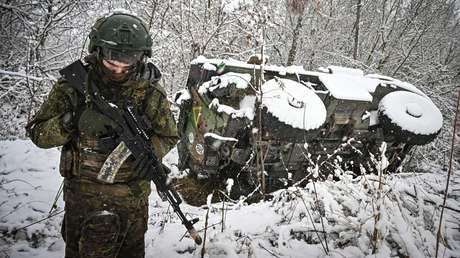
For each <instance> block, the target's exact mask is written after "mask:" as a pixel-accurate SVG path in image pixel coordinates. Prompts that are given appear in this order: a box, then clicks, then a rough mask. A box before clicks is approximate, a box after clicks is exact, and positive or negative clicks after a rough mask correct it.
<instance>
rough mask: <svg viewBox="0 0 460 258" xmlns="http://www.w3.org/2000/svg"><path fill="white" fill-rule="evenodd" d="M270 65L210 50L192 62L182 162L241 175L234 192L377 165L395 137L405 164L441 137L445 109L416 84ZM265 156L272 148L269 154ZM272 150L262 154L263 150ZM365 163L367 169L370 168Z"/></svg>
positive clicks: (198, 169) (210, 172)
mask: <svg viewBox="0 0 460 258" xmlns="http://www.w3.org/2000/svg"><path fill="white" fill-rule="evenodd" d="M263 72H264V73H263V77H262V79H263V80H261V66H260V65H255V64H248V63H244V62H239V61H235V60H222V59H206V58H204V57H200V58H198V59H195V60H194V61H193V62H192V63H191V67H190V71H189V75H188V80H187V89H184V90H182V91H180V92H178V93H176V96H175V101H176V103H177V104H178V105H179V106H180V117H179V124H178V129H179V133H180V137H181V140H180V142H179V144H178V150H179V169H180V170H185V169H189V175H191V176H192V177H213V178H220V179H222V180H226V179H228V178H231V179H233V180H234V181H233V182H234V186H233V189H232V192H233V193H234V194H233V196H237V195H238V194H247V193H248V192H250V191H252V190H253V189H255V188H256V187H257V186H259V185H260V178H261V177H260V175H261V173H260V171H262V169H261V167H262V161H263V167H264V169H263V170H264V171H265V185H266V186H267V190H268V191H273V190H276V189H280V188H283V187H286V186H289V185H291V184H292V183H294V182H298V181H301V180H302V179H304V178H307V177H308V176H310V175H311V173H314V172H315V168H316V171H318V168H319V170H320V171H321V172H322V173H321V174H320V176H322V177H325V176H327V175H328V174H331V173H333V172H334V171H335V170H336V169H337V168H338V167H339V168H341V169H342V170H346V171H353V172H354V173H355V174H359V173H361V171H364V170H366V171H369V170H373V169H375V158H376V156H377V155H380V154H379V147H380V146H381V145H382V143H383V142H386V146H387V148H386V152H385V154H386V156H387V157H388V160H389V161H390V165H389V167H388V168H387V169H388V170H391V171H395V170H397V168H398V166H400V164H401V162H402V160H403V159H404V157H405V155H406V154H407V153H408V152H409V150H410V149H411V148H412V147H413V146H414V145H424V144H427V143H429V142H430V141H432V140H433V139H434V138H435V137H436V136H437V134H438V133H439V131H440V129H441V126H442V115H441V113H440V111H439V109H438V108H437V107H436V106H435V105H434V104H433V102H432V101H431V100H430V99H429V98H428V97H427V96H426V95H425V94H424V93H423V92H421V91H420V90H418V89H417V88H416V87H415V86H413V85H411V84H409V83H406V82H402V81H399V80H397V79H394V78H390V77H386V76H382V75H377V74H369V75H364V73H363V72H362V71H361V70H356V69H349V68H343V67H334V66H330V67H328V68H322V69H320V71H319V72H311V71H305V70H304V69H303V68H301V67H280V66H273V65H264V66H263ZM261 81H263V82H262V83H261ZM261 155H262V156H261ZM261 157H262V158H261ZM363 169H364V170H363Z"/></svg>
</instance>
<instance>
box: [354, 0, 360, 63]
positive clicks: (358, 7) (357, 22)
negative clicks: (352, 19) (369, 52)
mask: <svg viewBox="0 0 460 258" xmlns="http://www.w3.org/2000/svg"><path fill="white" fill-rule="evenodd" d="M360 19H361V0H358V4H357V8H356V30H355V46H354V48H353V59H354V60H357V59H358V47H359V22H360Z"/></svg>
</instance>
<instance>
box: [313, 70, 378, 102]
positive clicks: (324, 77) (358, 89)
mask: <svg viewBox="0 0 460 258" xmlns="http://www.w3.org/2000/svg"><path fill="white" fill-rule="evenodd" d="M319 79H320V80H321V81H322V82H323V83H324V86H326V88H327V89H328V90H329V91H330V93H331V95H332V96H334V97H335V98H337V99H348V100H357V101H369V102H371V101H372V95H371V92H374V91H375V88H377V86H378V85H379V84H380V80H377V79H371V78H366V77H362V76H356V75H353V74H347V73H339V74H328V73H324V74H320V75H319Z"/></svg>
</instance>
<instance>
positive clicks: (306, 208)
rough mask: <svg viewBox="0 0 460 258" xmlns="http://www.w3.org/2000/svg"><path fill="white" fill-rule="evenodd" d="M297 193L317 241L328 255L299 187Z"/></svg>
mask: <svg viewBox="0 0 460 258" xmlns="http://www.w3.org/2000/svg"><path fill="white" fill-rule="evenodd" d="M297 193H298V194H299V197H300V199H301V200H302V202H303V205H304V206H305V210H306V211H307V213H308V216H309V217H310V220H311V224H312V226H313V229H314V230H315V233H316V236H317V237H318V239H319V242H320V243H321V246H322V247H323V250H324V252H325V253H326V254H327V255H329V251H328V250H327V249H326V247H325V246H324V244H323V240H321V237H320V236H319V232H318V230H317V229H316V226H315V222H314V221H313V218H312V216H311V213H310V211H309V210H308V207H307V204H306V203H305V200H304V198H303V196H302V193H301V192H300V190H299V189H297Z"/></svg>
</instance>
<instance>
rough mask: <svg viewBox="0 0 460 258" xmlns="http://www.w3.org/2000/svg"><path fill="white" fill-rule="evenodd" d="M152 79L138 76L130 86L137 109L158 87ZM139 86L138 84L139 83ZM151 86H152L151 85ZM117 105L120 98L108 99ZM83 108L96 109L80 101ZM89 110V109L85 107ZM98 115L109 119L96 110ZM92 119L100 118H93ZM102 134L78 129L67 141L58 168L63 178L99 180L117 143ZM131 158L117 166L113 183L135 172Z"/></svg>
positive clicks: (126, 178) (128, 178)
mask: <svg viewBox="0 0 460 258" xmlns="http://www.w3.org/2000/svg"><path fill="white" fill-rule="evenodd" d="M154 83H155V82H154V81H153V80H145V78H144V80H140V81H139V82H137V85H134V86H132V90H131V92H130V94H129V95H130V96H128V97H130V98H131V100H132V103H133V104H134V105H135V107H136V110H138V111H141V112H142V111H143V110H142V109H143V108H144V107H143V105H144V100H145V97H146V95H147V94H148V90H149V88H150V89H152V88H153V89H157V87H155V85H153V84H154ZM139 86H140V87H139ZM152 86H153V87H152ZM157 90H158V91H159V92H161V93H162V94H164V93H163V92H162V91H161V90H159V89H157ZM111 103H113V104H116V105H117V106H122V105H123V104H124V103H122V102H113V101H112V102H111ZM81 109H82V112H81V114H84V113H85V111H88V110H91V111H92V112H99V111H97V109H96V108H95V105H94V104H93V103H91V102H89V103H84V104H83V105H81ZM88 112H90V111H88ZM99 115H100V116H103V117H105V118H106V119H109V118H108V117H106V116H104V115H103V114H101V113H100V112H99ZM89 122H90V123H91V121H89ZM94 122H95V123H97V122H101V121H94ZM104 139H107V138H101V136H96V135H87V134H86V133H85V132H83V131H80V130H79V133H78V137H75V138H74V139H73V140H72V141H71V142H69V143H68V144H66V145H65V146H64V147H63V149H62V153H61V163H60V172H61V175H62V176H63V177H66V178H75V177H78V178H82V179H89V180H90V181H95V182H98V183H102V182H101V181H99V180H97V176H98V174H99V171H100V169H101V167H102V166H103V164H104V162H105V161H106V160H107V158H108V157H109V155H110V154H111V152H112V151H113V149H114V148H115V147H116V144H117V143H115V142H114V141H105V140H104ZM133 162H134V158H133V157H132V156H130V157H129V158H128V159H127V160H126V161H125V162H124V163H123V164H122V165H121V167H120V169H119V170H118V173H117V175H116V177H115V180H114V183H126V182H129V181H131V180H133V179H135V178H134V175H133V173H132V171H131V166H132V164H133Z"/></svg>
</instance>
